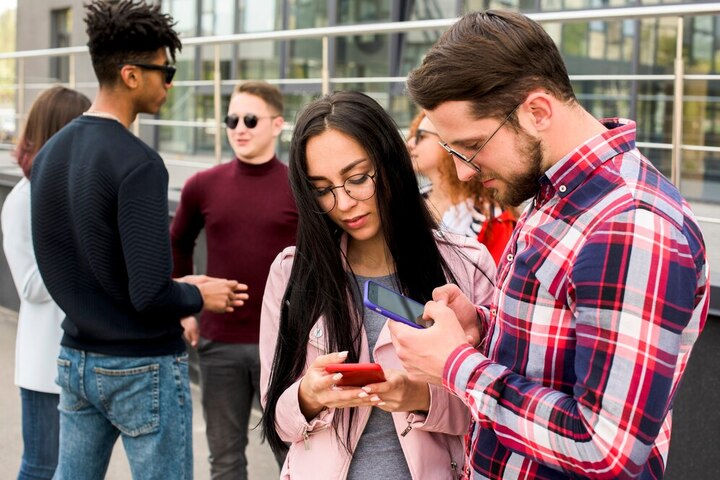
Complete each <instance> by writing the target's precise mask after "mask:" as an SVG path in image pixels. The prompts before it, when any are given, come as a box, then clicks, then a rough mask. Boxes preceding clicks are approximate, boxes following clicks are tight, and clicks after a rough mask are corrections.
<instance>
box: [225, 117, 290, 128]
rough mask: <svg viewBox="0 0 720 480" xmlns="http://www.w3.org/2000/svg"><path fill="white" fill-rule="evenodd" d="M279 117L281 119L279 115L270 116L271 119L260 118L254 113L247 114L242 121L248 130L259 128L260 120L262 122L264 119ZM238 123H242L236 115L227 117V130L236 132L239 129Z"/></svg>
mask: <svg viewBox="0 0 720 480" xmlns="http://www.w3.org/2000/svg"><path fill="white" fill-rule="evenodd" d="M277 117H279V115H272V116H269V117H258V116H257V115H255V114H254V113H246V114H245V115H244V116H243V117H242V121H243V124H244V125H245V126H246V127H247V128H255V127H257V124H258V122H259V121H260V120H262V119H263V118H277ZM238 123H240V117H238V116H237V115H235V114H234V113H231V114H230V115H228V116H227V117H225V125H226V126H227V128H229V129H230V130H235V129H236V128H237V126H238Z"/></svg>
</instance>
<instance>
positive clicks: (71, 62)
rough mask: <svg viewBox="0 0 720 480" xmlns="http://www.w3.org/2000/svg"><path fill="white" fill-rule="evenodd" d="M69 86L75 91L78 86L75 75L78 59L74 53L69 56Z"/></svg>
mask: <svg viewBox="0 0 720 480" xmlns="http://www.w3.org/2000/svg"><path fill="white" fill-rule="evenodd" d="M68 57H69V58H68V70H69V72H68V85H69V88H72V89H74V88H75V85H77V78H76V74H75V65H76V57H75V55H73V54H72V53H71V54H69V55H68Z"/></svg>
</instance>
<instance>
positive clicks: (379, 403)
mask: <svg viewBox="0 0 720 480" xmlns="http://www.w3.org/2000/svg"><path fill="white" fill-rule="evenodd" d="M375 405H377V406H378V407H379V406H380V405H385V402H378V403H376V404H375Z"/></svg>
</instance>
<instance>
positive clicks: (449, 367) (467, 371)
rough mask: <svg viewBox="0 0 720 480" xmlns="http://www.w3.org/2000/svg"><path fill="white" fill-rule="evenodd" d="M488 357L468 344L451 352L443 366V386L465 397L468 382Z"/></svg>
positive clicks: (488, 361) (485, 362) (486, 361)
mask: <svg viewBox="0 0 720 480" xmlns="http://www.w3.org/2000/svg"><path fill="white" fill-rule="evenodd" d="M490 363H492V362H490V360H488V358H487V357H486V356H485V355H483V354H481V353H480V352H478V351H477V350H475V349H474V348H473V347H472V346H470V345H468V344H464V345H460V346H459V347H457V348H456V349H455V350H453V352H452V353H451V354H450V356H449V357H448V359H447V360H446V361H445V367H444V368H443V378H442V382H443V386H444V387H445V388H447V389H448V390H450V391H451V392H454V393H455V394H456V395H458V396H459V397H460V398H465V395H466V391H467V386H468V383H469V382H470V381H471V380H472V378H474V377H476V376H477V374H478V373H479V371H478V370H479V369H481V368H482V367H483V366H484V365H485V364H490Z"/></svg>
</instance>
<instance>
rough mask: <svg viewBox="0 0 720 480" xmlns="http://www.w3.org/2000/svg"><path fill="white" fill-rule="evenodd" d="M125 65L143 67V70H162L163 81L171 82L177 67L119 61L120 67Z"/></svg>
mask: <svg viewBox="0 0 720 480" xmlns="http://www.w3.org/2000/svg"><path fill="white" fill-rule="evenodd" d="M125 65H132V66H133V67H138V68H144V69H145V70H157V71H158V72H163V73H164V74H165V83H172V81H173V77H175V72H177V68H175V66H173V65H154V64H152V63H121V64H120V68H122V67H124V66H125Z"/></svg>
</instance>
